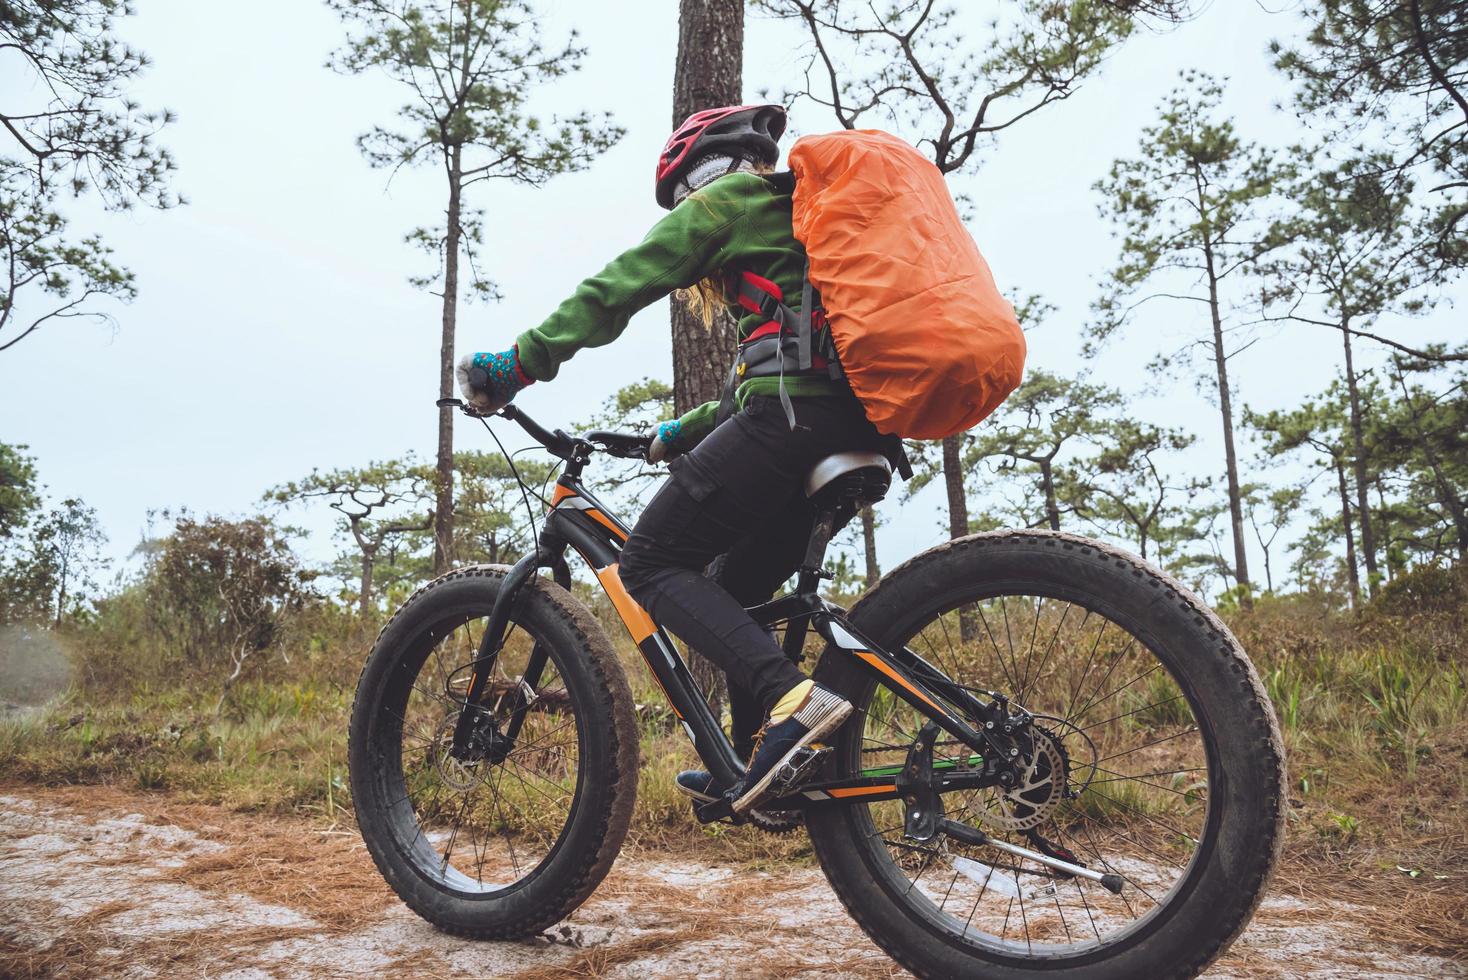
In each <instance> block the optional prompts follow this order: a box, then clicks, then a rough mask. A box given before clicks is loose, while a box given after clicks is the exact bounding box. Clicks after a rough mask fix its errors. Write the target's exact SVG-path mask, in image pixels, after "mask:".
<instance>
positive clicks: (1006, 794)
mask: <svg viewBox="0 0 1468 980" xmlns="http://www.w3.org/2000/svg"><path fill="white" fill-rule="evenodd" d="M1030 734H1031V735H1032V737H1033V739H1034V750H1033V751H1032V752H1031V754H1030V757H1029V759H1028V760H1026V763H1025V764H1024V765H1022V766H1021V767H1019V773H1020V778H1019V781H1018V782H1017V783H1016V784H1015V785H1014V786H1012V787H1010V788H1009V789H1007V790H1000V789H999V788H998V787H996V790H998V794H997V795H996V796H995V797H994V798H993V805H992V806H988V807H985V808H984V809H983V810H980V811H979V812H978V813H976V814H975V816H976V817H977V818H978V822H979V823H981V824H984V825H985V826H987V827H992V828H994V829H996V830H1013V831H1022V830H1029V829H1030V828H1031V827H1038V826H1039V825H1040V824H1042V823H1044V822H1045V821H1046V820H1047V819H1048V818H1049V816H1050V814H1051V813H1052V812H1053V811H1054V810H1055V808H1056V807H1057V806H1059V805H1060V803H1061V801H1062V800H1064V799H1065V795H1066V793H1065V790H1066V780H1067V779H1068V777H1069V772H1070V760H1069V759H1068V758H1067V756H1066V753H1065V749H1064V747H1063V746H1062V745H1061V744H1060V740H1059V739H1058V738H1056V737H1055V735H1054V734H1053V733H1052V732H1050V731H1049V730H1048V729H1046V728H1043V727H1041V726H1039V725H1035V726H1033V727H1032V728H1031V729H1030Z"/></svg>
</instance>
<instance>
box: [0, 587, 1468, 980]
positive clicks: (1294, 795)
mask: <svg viewBox="0 0 1468 980" xmlns="http://www.w3.org/2000/svg"><path fill="white" fill-rule="evenodd" d="M1464 588H1465V590H1468V586H1465V587H1464ZM1398 592H1399V593H1403V594H1406V590H1400V589H1399V590H1398ZM1444 594H1447V595H1448V598H1446V599H1444V598H1442V596H1441V595H1439V596H1438V598H1436V599H1431V601H1428V600H1424V599H1423V598H1422V597H1421V596H1419V595H1416V594H1411V595H1409V596H1408V598H1407V599H1402V598H1401V596H1400V595H1398V596H1397V597H1396V598H1393V597H1388V599H1387V600H1383V601H1382V602H1381V603H1378V604H1377V605H1376V606H1373V607H1371V608H1369V609H1367V610H1366V611H1364V612H1363V613H1361V614H1357V615H1350V614H1345V613H1342V612H1339V611H1332V610H1331V609H1329V608H1327V607H1326V606H1325V605H1323V604H1314V605H1312V604H1311V602H1310V601H1306V600H1305V599H1299V600H1268V601H1261V602H1260V603H1259V604H1258V605H1257V607H1256V609H1255V610H1254V611H1253V612H1251V613H1248V614H1243V613H1236V614H1234V615H1233V616H1232V617H1231V625H1232V626H1233V627H1234V628H1235V630H1236V632H1237V633H1238V634H1239V636H1240V638H1241V640H1242V641H1243V642H1244V645H1245V647H1246V649H1248V650H1249V651H1250V653H1251V655H1252V656H1253V657H1254V659H1255V660H1256V662H1257V663H1258V665H1259V667H1260V672H1261V674H1262V675H1263V676H1264V677H1265V678H1266V680H1267V682H1268V685H1269V688H1270V691H1271V694H1272V695H1273V697H1274V700H1275V704H1276V709H1277V711H1278V713H1279V715H1280V720H1281V725H1282V728H1283V731H1284V734H1285V738H1286V743H1287V748H1288V752H1289V763H1290V773H1289V836H1288V838H1287V843H1286V849H1285V855H1284V860H1283V863H1282V866H1281V868H1280V871H1279V875H1278V877H1277V878H1276V881H1275V885H1274V893H1275V894H1276V895H1283V896H1289V897H1292V898H1294V899H1296V900H1297V904H1296V905H1295V906H1293V907H1290V908H1284V909H1281V908H1279V907H1273V908H1270V909H1268V910H1266V911H1264V912H1262V913H1261V915H1262V916H1264V917H1266V918H1269V919H1273V920H1278V921H1280V922H1284V923H1288V922H1293V921H1299V922H1302V923H1303V922H1314V923H1316V924H1321V925H1323V924H1324V923H1325V922H1326V921H1336V922H1341V923H1348V924H1349V925H1350V926H1351V927H1353V928H1359V929H1360V930H1363V931H1365V932H1366V933H1368V934H1369V935H1371V936H1372V937H1373V938H1375V939H1376V940H1377V941H1379V942H1381V943H1383V944H1387V945H1389V946H1391V947H1392V948H1394V949H1399V950H1402V951H1405V952H1414V953H1424V954H1432V955H1437V956H1443V957H1449V958H1457V959H1463V958H1464V957H1465V950H1468V807H1465V805H1464V803H1465V800H1468V684H1465V680H1464V664H1465V663H1468V639H1465V638H1468V604H1465V601H1464V600H1463V598H1462V597H1460V596H1457V594H1456V593H1451V594H1448V593H1444ZM1464 594H1465V595H1468V591H1465V593H1464ZM368 635H369V634H368V632H366V631H362V632H361V633H360V635H357V634H354V635H353V636H351V637H348V638H340V637H339V638H336V639H332V638H329V637H328V638H327V639H325V640H322V641H321V642H320V643H319V644H317V645H315V646H313V648H312V652H310V653H302V654H300V655H296V656H294V657H293V661H292V663H291V664H289V665H284V664H274V665H270V666H269V668H268V669H267V670H265V671H264V672H262V673H261V674H259V675H258V676H256V677H255V678H254V679H253V680H251V681H249V682H246V683H242V684H240V685H238V686H237V687H236V689H235V692H234V694H233V695H232V698H231V701H230V703H229V704H228V705H227V707H226V710H225V711H224V713H223V714H222V715H221V716H219V717H215V715H214V713H213V704H214V700H215V698H216V696H217V691H215V690H213V689H211V688H210V687H209V684H210V683H211V682H210V680H209V679H208V678H199V677H183V678H169V677H167V676H166V675H165V674H162V673H157V674H146V675H145V674H143V673H139V672H138V671H134V672H132V673H128V672H126V671H122V670H121V668H119V669H117V670H114V671H112V672H111V673H107V674H105V675H98V676H97V677H94V678H93V679H92V680H90V681H89V680H88V677H91V676H92V673H95V672H89V671H87V670H83V671H80V672H79V674H78V676H79V677H80V678H81V679H80V681H79V682H78V684H79V686H77V687H75V688H73V689H72V691H71V693H70V694H69V695H68V696H67V698H66V699H65V700H64V701H62V702H61V703H59V704H58V705H55V706H54V707H53V708H52V709H51V710H50V711H49V713H45V714H42V715H39V716H35V717H30V718H27V720H25V721H20V722H4V721H3V720H0V779H8V780H11V781H14V782H21V783H24V784H25V785H26V788H25V789H24V790H23V792H24V793H25V794H26V795H29V796H37V795H38V794H37V790H36V787H38V786H49V787H53V789H48V790H45V791H44V793H43V795H44V797H45V798H47V799H53V800H56V801H57V802H61V803H64V804H66V805H71V806H76V807H77V808H79V809H83V810H87V811H96V810H98V809H102V810H108V809H109V808H111V809H117V810H119V811H120V812H134V811H138V810H141V811H142V812H144V813H146V814H148V815H149V816H150V817H151V818H152V819H155V820H158V821H160V822H168V823H172V824H177V825H180V826H183V827H186V828H189V829H193V830H196V831H197V832H199V833H200V834H202V835H203V836H205V837H207V838H209V839H211V840H216V841H218V842H220V843H222V844H225V845H226V847H227V848H228V849H227V850H226V851H224V852H221V853H218V854H207V855H199V856H196V857H194V858H192V859H190V860H189V861H188V862H187V863H186V865H185V866H184V867H183V868H180V869H176V870H175V871H171V872H169V878H170V879H171V880H174V881H178V882H186V883H187V884H189V885H191V886H193V887H197V888H202V889H204V890H206V891H215V892H219V893H235V894H239V893H243V894H247V895H249V896H251V897H253V898H257V899H259V900H261V901H264V902H269V903H272V904H277V905H281V906H285V907H288V908H291V909H295V910H298V911H300V912H302V913H303V914H305V915H308V916H309V917H311V918H312V919H313V920H315V921H317V922H319V923H321V924H322V926H323V927H324V928H326V929H327V930H328V931H330V932H332V933H334V934H339V933H344V932H349V931H352V930H354V929H357V928H360V927H361V926H363V925H365V924H367V923H369V922H372V921H375V920H376V919H378V918H380V916H381V915H382V912H383V910H384V909H385V908H387V907H388V906H389V905H391V904H392V902H393V901H394V899H393V897H392V896H391V893H390V892H389V891H388V889H387V888H386V886H385V884H384V883H383V882H382V879H381V877H380V876H379V875H378V874H377V872H376V869H375V868H374V867H373V865H372V862H371V860H370V859H369V857H368V856H367V854H366V852H365V850H364V849H363V848H362V846H361V844H360V841H359V840H358V839H357V838H356V836H355V833H354V830H353V827H352V822H351V821H352V816H351V810H350V806H351V801H350V798H349V794H348V793H347V788H346V771H345V736H344V732H345V727H346V715H347V711H348V708H349V705H350V698H351V685H352V681H353V679H354V678H355V673H356V668H357V666H358V665H359V664H360V660H361V657H362V655H363V654H364V653H365V644H366V642H368V641H367V639H365V637H367V636H368ZM612 635H614V636H619V637H620V634H619V633H615V632H614V633H613V634H612ZM313 642H314V641H313ZM107 653H108V654H109V655H115V656H122V654H117V653H116V651H112V650H108V651H107ZM623 660H624V663H625V665H626V667H627V670H628V673H629V677H630V678H631V680H632V683H633V688H634V694H635V697H636V698H637V700H638V701H640V702H644V703H649V704H656V703H660V697H661V696H660V695H659V694H658V693H657V692H656V688H655V686H654V685H653V683H652V681H651V680H650V678H649V677H648V676H647V674H646V671H645V668H644V667H643V666H642V665H641V663H640V662H639V661H638V659H637V658H636V656H635V655H634V654H633V653H632V652H631V651H630V649H626V650H623ZM98 678H101V679H98ZM0 696H3V691H0ZM641 717H642V740H641V752H642V762H643V765H642V768H641V770H640V774H639V786H638V810H637V815H636V818H635V821H634V824H633V827H632V831H631V833H630V835H629V839H628V846H627V850H628V852H629V854H630V855H632V856H634V857H637V856H643V857H650V856H659V857H661V856H664V855H685V856H690V857H692V856H696V858H697V860H698V861H700V862H701V863H724V864H733V865H735V866H737V867H739V868H741V869H744V870H747V871H758V870H762V869H766V868H781V869H788V868H790V867H792V866H795V867H809V866H810V865H811V852H810V847H809V842H808V841H807V840H806V838H805V835H804V834H803V833H796V834H793V835H790V836H789V837H784V838H775V837H770V836H767V835H764V834H761V833H759V832H757V831H755V830H753V829H750V828H729V827H725V826H720V825H713V826H709V827H702V826H699V825H698V824H696V822H694V821H693V819H692V817H691V814H690V812H689V809H688V806H687V803H686V801H685V800H684V799H683V798H682V797H681V796H680V795H678V794H677V792H676V790H675V788H674V784H673V775H674V774H675V773H676V772H677V771H678V770H679V769H681V768H686V767H689V766H691V765H694V764H695V762H696V760H695V757H694V755H693V753H692V752H691V750H690V749H689V747H688V745H687V742H686V740H685V739H684V738H683V737H682V736H681V734H680V733H678V732H677V731H676V730H674V729H673V728H672V726H671V725H670V724H668V722H667V719H666V717H664V716H662V715H659V714H658V713H657V712H655V711H650V710H649V711H646V712H642V713H641ZM75 784H86V786H85V788H78V787H77V786H75ZM139 789H146V790H150V791H152V792H149V793H147V794H142V795H140V794H139V793H138V792H137V790H139ZM165 791H166V792H165ZM262 814H268V815H269V816H270V819H268V820H262V819H261V815H262ZM116 860H117V861H119V862H120V863H125V862H126V861H128V860H129V859H128V858H126V857H122V858H118V859H116ZM103 863H105V862H103ZM1399 868H1402V869H1406V871H1402V870H1399ZM1414 871H1415V872H1417V874H1416V876H1415V877H1414V876H1412V875H1411V874H1410V872H1414ZM648 887H649V886H648V884H647V881H646V880H645V879H643V878H635V877H628V878H625V879H624V878H622V877H620V876H619V875H618V874H617V873H615V872H614V874H613V875H612V876H611V877H610V878H609V879H608V881H607V882H606V883H605V884H604V885H603V887H602V888H601V889H600V890H599V891H598V893H597V895H596V896H595V897H594V898H593V904H596V903H617V902H621V903H624V904H625V905H626V906H627V907H636V908H639V909H642V908H646V909H647V910H648V914H649V915H655V916H661V917H662V920H661V922H660V923H659V924H657V925H656V926H655V927H650V928H649V929H648V930H647V931H646V932H644V933H643V934H640V935H637V936H634V937H631V938H628V939H625V940H624V941H621V942H611V943H608V944H604V945H601V946H598V947H596V948H592V949H586V950H581V951H578V952H577V953H576V957H575V959H574V960H573V961H572V962H571V963H570V964H566V965H562V966H558V967H555V968H554V969H551V970H549V971H546V972H543V973H542V974H540V975H543V976H547V977H549V976H586V977H593V976H600V975H604V974H605V973H606V972H607V971H609V970H613V969H615V968H616V967H617V966H618V965H619V964H625V963H629V962H635V961H636V960H637V959H639V958H641V957H644V956H647V955H649V954H650V953H651V952H655V951H659V950H667V951H669V955H672V956H676V955H680V954H679V953H678V951H679V950H680V949H688V948H695V947H698V946H699V945H700V944H706V943H711V942H715V941H717V939H718V938H719V937H720V936H723V935H724V934H725V933H726V932H727V931H728V929H729V922H728V919H729V909H730V908H737V907H738V906H737V905H736V904H733V903H735V902H737V900H738V898H737V896H739V895H740V891H739V889H738V888H737V887H736V886H734V885H728V886H724V885H721V887H720V889H719V890H718V893H717V894H718V898H717V901H716V902H712V903H711V902H707V901H705V900H703V899H701V898H695V897H692V896H691V893H690V890H689V889H686V888H668V889H665V890H664V891H661V892H657V891H648ZM747 897H752V896H747ZM588 907H590V906H588ZM1323 909H1328V910H1329V911H1327V912H1320V911H1317V910H1323ZM123 911H126V909H124V908H122V907H120V906H119V907H110V906H103V907H101V908H98V909H96V910H94V912H93V913H92V917H91V918H90V919H89V920H88V921H85V922H82V923H79V925H78V928H77V930H76V937H75V938H74V939H73V938H69V939H68V941H67V943H65V944H57V947H64V948H62V949H59V950H58V949H55V948H53V949H48V950H45V951H40V952H37V951H34V950H22V949H20V948H19V947H17V946H16V945H15V942H14V939H13V938H12V939H9V940H4V939H3V936H0V941H3V942H4V943H5V944H6V945H4V946H0V963H3V964H4V968H3V970H0V972H7V971H8V974H13V975H16V976H40V975H53V974H55V975H63V976H64V975H68V974H67V973H66V972H65V971H66V970H70V969H71V967H70V966H68V965H67V963H68V962H70V961H68V960H67V959H66V956H67V955H68V953H67V951H68V950H70V955H73V956H75V957H77V958H78V959H77V960H76V962H83V963H93V965H95V961H94V960H91V959H88V958H87V955H86V954H85V949H86V944H87V943H89V942H93V943H95V942H100V941H101V940H100V938H99V937H101V936H103V935H104V934H105V931H106V926H107V924H108V922H109V920H110V919H112V918H113V917H115V916H116V915H118V914H120V913H121V912H123ZM1321 916H1325V917H1326V918H1325V919H1322V918H1320V917H1321ZM272 936H273V938H274V939H278V938H279V930H276V931H275V932H274V933H272ZM772 938H775V935H774V934H772ZM787 938H788V937H787ZM796 938H797V939H798V938H799V937H796ZM262 941H263V940H262ZM159 943H160V944H161V945H160V946H159V948H158V950H157V955H158V956H162V957H164V958H168V957H174V956H177V957H179V959H178V962H180V963H184V962H188V961H189V957H192V956H194V955H195V953H194V952H193V951H192V950H191V948H190V947H189V945H188V944H187V943H179V944H175V943H174V941H173V940H159ZM175 945H177V948H174V947H175ZM775 946H778V947H781V948H783V949H785V950H787V951H789V950H792V949H793V950H794V951H790V952H785V953H781V954H780V956H781V958H780V959H779V960H778V961H776V960H771V961H769V963H768V964H765V965H768V966H769V968H770V972H771V975H776V974H782V975H790V974H792V973H798V972H801V971H804V970H809V969H811V967H810V966H809V965H808V962H807V960H806V959H804V958H803V956H802V953H801V952H800V951H799V949H800V947H799V943H798V942H775V943H773V944H772V948H773V947H775ZM838 953H839V956H838V958H840V960H841V963H842V966H841V967H840V968H841V969H843V970H849V971H851V972H853V973H857V974H860V975H872V976H886V975H888V973H889V972H890V967H891V964H890V963H888V962H887V961H886V960H885V958H883V957H882V956H881V955H880V954H878V953H875V952H874V951H873V950H872V948H871V947H870V946H869V945H859V946H855V947H853V948H852V949H851V950H850V951H849V956H848V955H847V954H846V953H845V952H840V951H839V950H838ZM151 955H152V954H150V956H151ZM831 955H834V954H831V953H830V952H829V951H828V950H824V949H823V950H822V953H821V956H824V957H829V956H831ZM1240 955H1242V954H1240ZM1253 959H1254V954H1249V955H1248V956H1243V958H1242V959H1239V958H1236V957H1234V956H1231V957H1230V958H1229V960H1228V961H1227V962H1228V964H1229V966H1230V968H1231V969H1237V970H1239V971H1240V972H1245V973H1247V972H1249V970H1251V969H1253V965H1252V960H1253ZM150 961H151V960H150ZM169 961H170V962H172V960H169ZM820 962H822V963H826V962H828V961H827V960H821V961H820ZM410 966H412V964H406V963H405V964H404V970H405V972H406V971H408V968H409V967H410ZM763 968H764V965H762V967H761V969H763ZM1259 968H1260V969H1261V970H1265V971H1267V970H1268V969H1269V968H1270V967H1268V965H1267V964H1266V965H1263V966H1260V967H1259ZM48 971H49V972H48ZM58 971H59V972H58ZM83 972H85V971H74V972H73V973H72V974H70V975H81V973H83Z"/></svg>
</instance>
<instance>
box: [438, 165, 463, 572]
mask: <svg viewBox="0 0 1468 980" xmlns="http://www.w3.org/2000/svg"><path fill="white" fill-rule="evenodd" d="M460 160H461V150H460V148H459V147H457V146H455V147H453V148H451V149H450V150H449V154H448V159H447V160H446V161H445V164H446V166H447V169H448V179H449V206H448V210H447V212H446V217H447V227H446V228H445V229H444V244H443V250H444V255H443V336H442V339H441V340H440V342H439V349H438V397H440V398H452V397H454V325H455V323H456V322H457V319H458V308H459V237H460V230H459V212H460V210H461V199H460V194H461V192H462V190H463V188H462V187H461V186H460V184H459V181H460V178H461V163H460ZM433 479H434V489H435V494H434V509H433V573H434V574H435V575H442V574H443V573H444V572H446V571H448V568H449V557H450V553H451V551H452V549H453V544H454V412H453V409H451V408H441V409H439V410H438V461H437V464H436V465H435V466H434V471H433Z"/></svg>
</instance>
